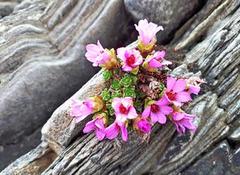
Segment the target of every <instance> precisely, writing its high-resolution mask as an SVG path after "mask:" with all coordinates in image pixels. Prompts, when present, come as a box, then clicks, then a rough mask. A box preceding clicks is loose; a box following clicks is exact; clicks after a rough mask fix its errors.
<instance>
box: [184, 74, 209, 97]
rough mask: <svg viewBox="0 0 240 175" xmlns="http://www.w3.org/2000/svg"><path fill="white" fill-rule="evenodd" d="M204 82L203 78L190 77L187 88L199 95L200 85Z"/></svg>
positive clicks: (191, 92)
mask: <svg viewBox="0 0 240 175" xmlns="http://www.w3.org/2000/svg"><path fill="white" fill-rule="evenodd" d="M202 83H205V81H203V80H202V79H200V78H199V77H190V78H188V79H187V90H188V92H189V93H190V94H195V95H198V93H199V92H200V89H201V88H200V85H201V84H202Z"/></svg>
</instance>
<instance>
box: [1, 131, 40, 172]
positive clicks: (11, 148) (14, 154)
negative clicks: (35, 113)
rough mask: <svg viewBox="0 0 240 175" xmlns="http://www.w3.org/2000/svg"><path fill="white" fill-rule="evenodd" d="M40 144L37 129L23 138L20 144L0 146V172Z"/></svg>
mask: <svg viewBox="0 0 240 175" xmlns="http://www.w3.org/2000/svg"><path fill="white" fill-rule="evenodd" d="M40 143H41V130H40V128H39V129H37V130H36V131H34V132H33V133H32V134H31V135H29V136H25V137H24V138H23V139H22V140H21V141H20V142H16V143H11V144H8V145H0V155H1V156H0V162H1V164H0V170H2V169H4V168H5V167H6V166H7V165H9V164H10V163H11V162H12V161H13V160H15V159H16V158H18V157H20V156H22V155H24V154H26V153H27V152H29V150H31V149H33V148H35V147H37V146H38V145H39V144H40Z"/></svg>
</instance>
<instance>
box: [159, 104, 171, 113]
mask: <svg viewBox="0 0 240 175" xmlns="http://www.w3.org/2000/svg"><path fill="white" fill-rule="evenodd" d="M160 111H161V113H163V114H165V115H168V114H170V113H172V112H173V109H172V108H171V107H170V106H161V107H160Z"/></svg>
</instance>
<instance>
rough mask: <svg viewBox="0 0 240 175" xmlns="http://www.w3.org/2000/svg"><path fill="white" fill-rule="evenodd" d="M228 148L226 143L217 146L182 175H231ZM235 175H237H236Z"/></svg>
mask: <svg viewBox="0 0 240 175" xmlns="http://www.w3.org/2000/svg"><path fill="white" fill-rule="evenodd" d="M230 155H231V153H230V148H229V145H228V143H227V142H223V143H221V144H219V145H218V146H217V147H216V148H215V149H214V150H212V151H211V152H210V153H209V154H207V155H206V156H204V157H203V158H202V159H200V160H199V161H197V162H196V163H195V164H194V165H193V166H191V167H190V168H188V169H187V170H186V171H183V172H182V173H181V174H182V175H192V174H194V175H205V174H208V175H225V174H232V172H231V169H230ZM236 175H237V174H236Z"/></svg>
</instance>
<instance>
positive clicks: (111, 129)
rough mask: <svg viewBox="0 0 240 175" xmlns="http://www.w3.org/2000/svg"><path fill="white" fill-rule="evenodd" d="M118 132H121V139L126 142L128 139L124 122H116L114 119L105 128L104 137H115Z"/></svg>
mask: <svg viewBox="0 0 240 175" xmlns="http://www.w3.org/2000/svg"><path fill="white" fill-rule="evenodd" d="M120 132H121V135H122V139H123V141H125V142H126V141H127V140H128V132H127V125H126V123H118V122H116V121H115V122H114V123H113V124H111V125H110V126H108V127H107V128H106V130H105V133H106V137H107V138H108V139H110V140H112V139H114V138H116V137H117V136H118V134H119V133H120Z"/></svg>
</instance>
